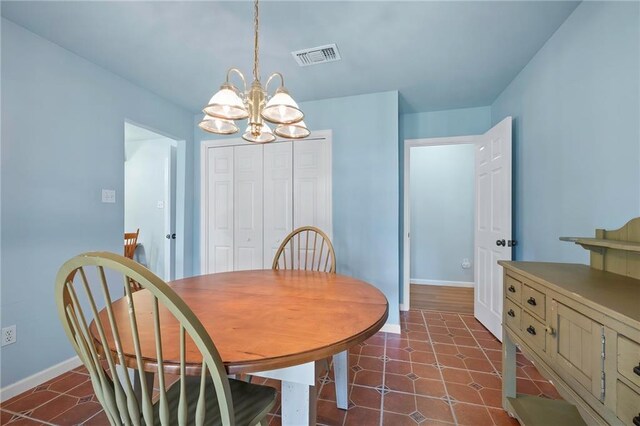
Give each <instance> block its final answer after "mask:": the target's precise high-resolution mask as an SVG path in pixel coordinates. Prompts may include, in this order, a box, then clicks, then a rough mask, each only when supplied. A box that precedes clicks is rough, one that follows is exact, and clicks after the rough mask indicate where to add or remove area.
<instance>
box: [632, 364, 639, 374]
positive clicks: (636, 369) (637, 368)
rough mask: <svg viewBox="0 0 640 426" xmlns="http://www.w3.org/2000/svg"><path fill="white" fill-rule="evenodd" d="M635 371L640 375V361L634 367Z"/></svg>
mask: <svg viewBox="0 0 640 426" xmlns="http://www.w3.org/2000/svg"><path fill="white" fill-rule="evenodd" d="M633 372H634V373H636V374H637V375H638V376H640V363H638V366H637V367H633Z"/></svg>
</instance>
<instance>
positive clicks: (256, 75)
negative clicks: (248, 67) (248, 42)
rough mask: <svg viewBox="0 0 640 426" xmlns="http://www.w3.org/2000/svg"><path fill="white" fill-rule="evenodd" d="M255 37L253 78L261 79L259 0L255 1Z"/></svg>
mask: <svg viewBox="0 0 640 426" xmlns="http://www.w3.org/2000/svg"><path fill="white" fill-rule="evenodd" d="M253 23H254V34H253V36H254V39H253V79H254V80H255V81H260V77H259V74H260V69H259V65H258V28H259V25H260V20H259V14H258V0H255V2H254V22H253Z"/></svg>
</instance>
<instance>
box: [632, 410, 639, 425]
mask: <svg viewBox="0 0 640 426" xmlns="http://www.w3.org/2000/svg"><path fill="white" fill-rule="evenodd" d="M633 424H634V425H636V426H640V413H638V415H637V416H635V417H634V418H633Z"/></svg>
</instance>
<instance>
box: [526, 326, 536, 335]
mask: <svg viewBox="0 0 640 426" xmlns="http://www.w3.org/2000/svg"><path fill="white" fill-rule="evenodd" d="M527 333H529V334H531V335H532V336H535V335H536V329H535V328H534V327H533V326H532V325H530V326H529V327H527Z"/></svg>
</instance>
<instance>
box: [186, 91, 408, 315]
mask: <svg viewBox="0 0 640 426" xmlns="http://www.w3.org/2000/svg"><path fill="white" fill-rule="evenodd" d="M300 108H301V109H302V110H303V111H304V112H305V122H306V124H307V126H308V127H309V128H310V129H312V130H329V129H330V130H332V131H333V141H332V156H333V157H332V173H333V176H332V180H333V235H334V237H333V238H334V239H333V244H334V247H335V251H336V257H337V259H338V262H337V270H338V273H341V274H346V275H350V276H353V277H356V278H359V279H362V280H364V281H367V282H369V283H371V284H373V285H375V286H376V287H378V288H379V289H380V290H382V291H383V292H384V294H385V295H386V296H387V299H388V300H389V319H388V323H390V324H399V323H400V318H399V313H398V287H399V285H398V271H399V266H398V150H397V147H398V120H397V117H398V92H384V93H373V94H368V95H360V96H350V97H345V98H334V99H324V100H320V101H312V102H302V103H301V104H300ZM201 118H202V117H201V115H197V116H196V117H195V120H194V122H195V123H196V124H197V123H198V122H199V120H200V119H201ZM194 138H195V140H196V141H201V140H206V139H213V135H210V134H207V133H204V132H202V131H201V130H200V129H199V128H197V127H196V130H195V136H194ZM194 155H195V160H194V164H195V165H196V167H195V169H196V172H195V173H194V176H195V185H196V193H198V194H199V186H200V171H199V169H200V150H199V148H198V149H196V151H195V153H194ZM196 204H197V205H196V207H195V211H194V213H195V216H194V223H196V224H198V225H199V223H200V215H199V212H200V206H199V200H198V201H197V203H196ZM194 253H195V256H194V269H195V270H196V271H197V270H199V259H200V230H199V226H197V227H196V231H195V233H194Z"/></svg>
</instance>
